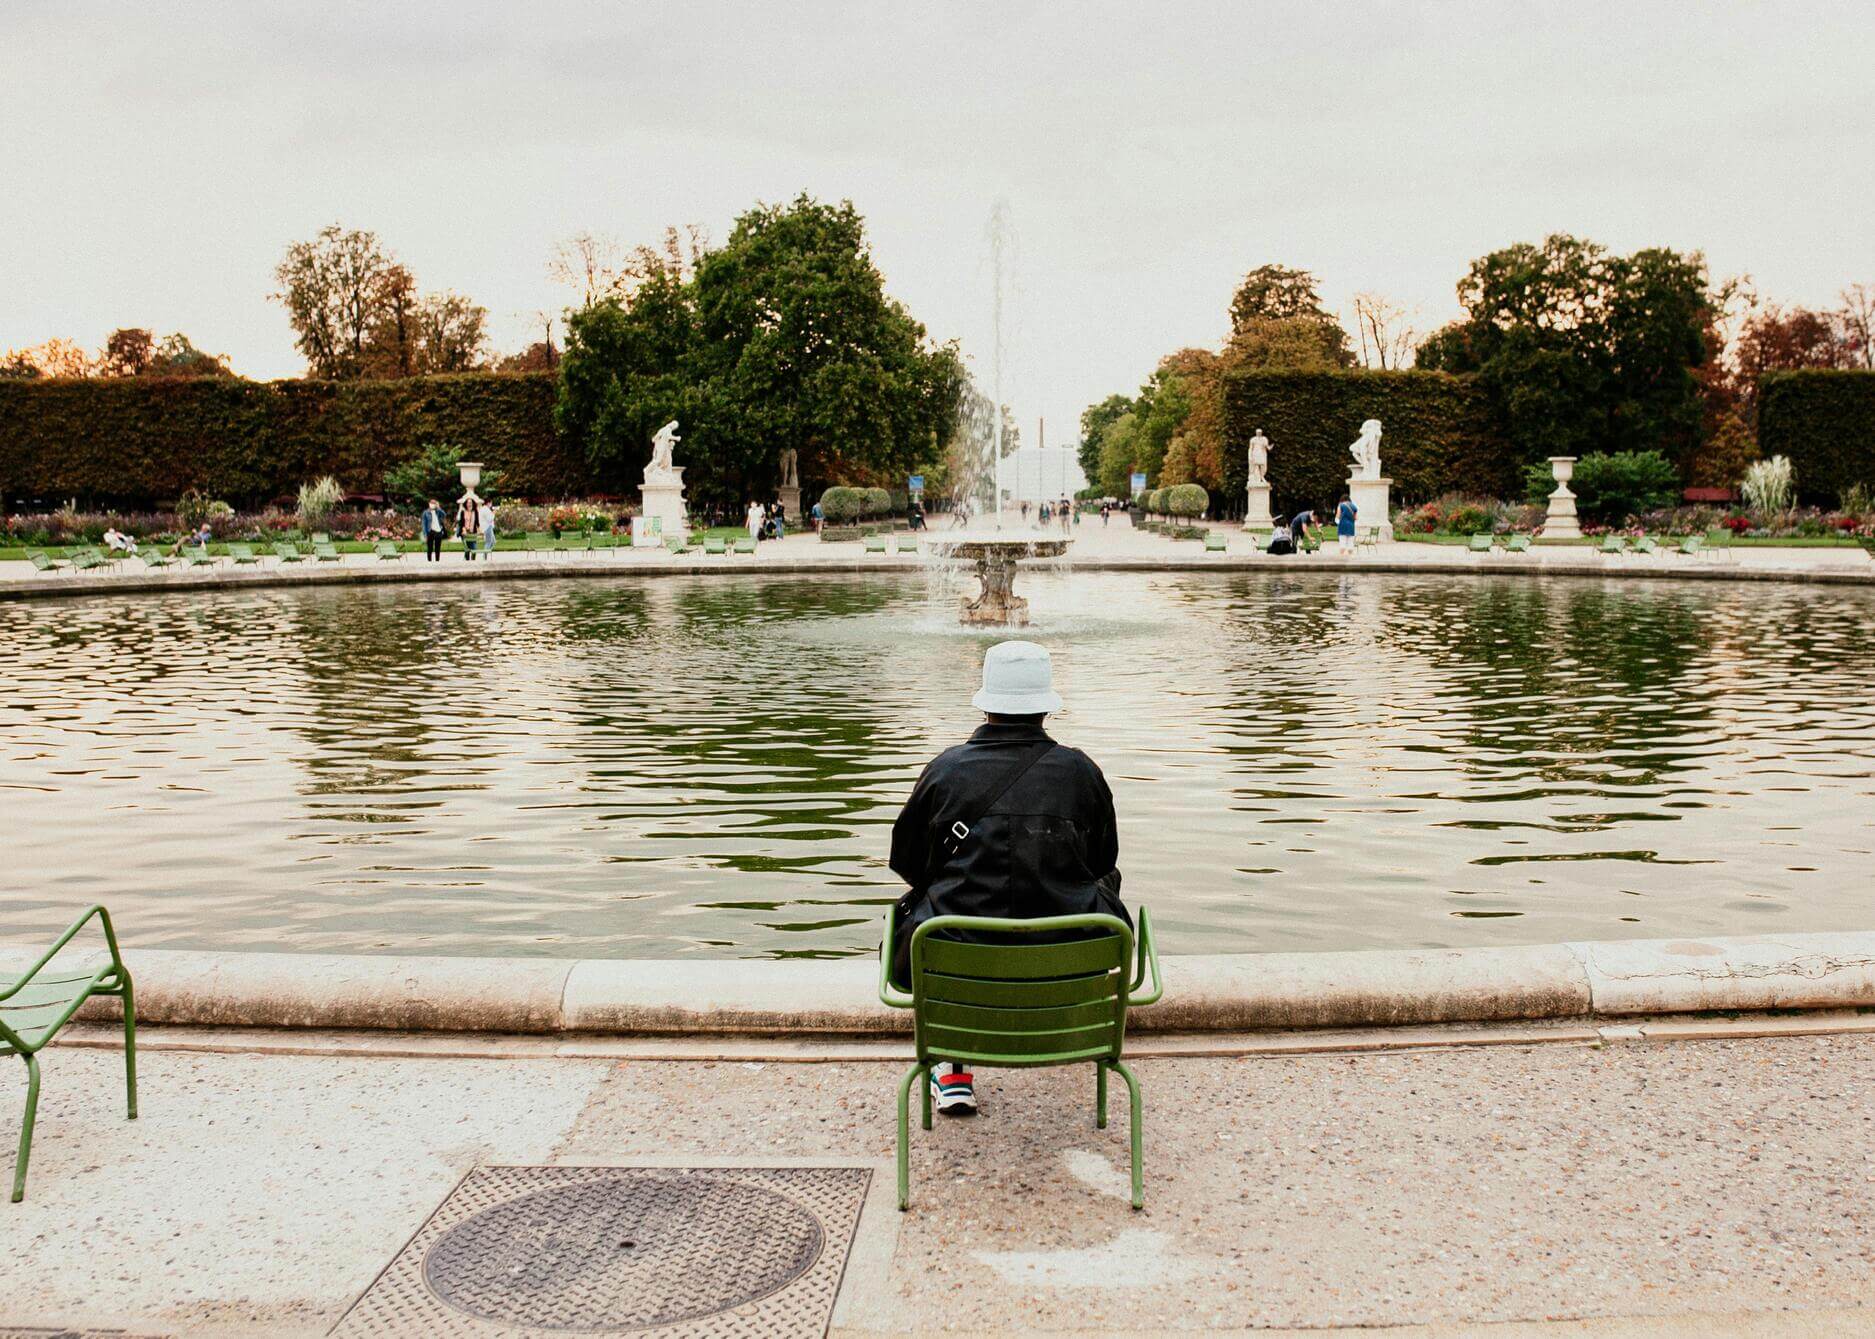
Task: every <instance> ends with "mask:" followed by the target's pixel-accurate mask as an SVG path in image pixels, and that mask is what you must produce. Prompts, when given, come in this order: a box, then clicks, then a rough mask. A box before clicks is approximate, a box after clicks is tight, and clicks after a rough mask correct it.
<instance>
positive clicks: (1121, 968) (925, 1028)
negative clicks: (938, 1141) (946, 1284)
mask: <svg viewBox="0 0 1875 1339" xmlns="http://www.w3.org/2000/svg"><path fill="white" fill-rule="evenodd" d="M896 911H897V909H896V908H894V909H893V910H891V911H888V912H887V913H886V920H885V939H884V942H883V943H882V944H881V945H880V949H879V998H880V1000H881V1001H882V1002H883V1003H885V1004H887V1005H890V1006H892V1007H894V1008H903V1009H910V1010H911V1011H912V1029H913V1030H912V1036H913V1045H914V1048H915V1051H916V1061H915V1063H914V1064H913V1066H912V1068H911V1069H910V1071H908V1072H907V1073H906V1075H905V1077H904V1078H903V1079H902V1080H900V1082H899V1087H898V1207H899V1208H900V1209H901V1210H903V1209H906V1208H909V1207H910V1205H911V1161H910V1144H911V1116H910V1100H911V1087H912V1084H913V1083H916V1084H917V1085H918V1088H919V1091H920V1092H921V1093H922V1094H923V1111H924V1128H925V1129H927V1130H928V1129H930V1128H931V1085H930V1080H929V1077H928V1076H929V1074H930V1071H931V1067H932V1066H933V1065H936V1064H941V1063H945V1062H956V1063H959V1064H967V1065H990V1066H1008V1067H1018V1068H1035V1067H1040V1066H1052V1065H1071V1064H1092V1065H1093V1066H1094V1075H1095V1079H1094V1083H1095V1098H1094V1101H1095V1107H1094V1113H1095V1120H1094V1123H1095V1126H1096V1128H1099V1129H1105V1128H1106V1125H1107V1075H1108V1073H1109V1072H1116V1073H1118V1074H1119V1075H1120V1077H1121V1078H1122V1079H1123V1080H1124V1081H1125V1083H1126V1088H1127V1095H1128V1099H1129V1110H1130V1113H1131V1121H1130V1133H1131V1145H1132V1188H1133V1207H1134V1208H1135V1209H1140V1208H1144V1207H1145V1188H1144V1173H1143V1161H1144V1128H1143V1121H1144V1109H1143V1106H1142V1103H1141V1100H1140V1094H1139V1084H1138V1082H1137V1080H1135V1079H1134V1077H1133V1074H1132V1072H1131V1071H1130V1070H1128V1069H1127V1067H1126V1066H1125V1064H1123V1063H1122V1062H1121V1052H1122V1050H1123V1048H1124V1046H1125V1041H1126V1012H1127V1009H1128V1008H1129V1007H1130V1006H1131V1005H1133V1004H1151V1003H1153V1002H1154V1001H1156V1000H1157V999H1159V997H1160V996H1161V995H1162V994H1163V993H1164V987H1163V985H1162V984H1161V982H1160V979H1159V954H1158V950H1157V949H1156V948H1155V947H1154V946H1153V942H1152V921H1151V918H1150V916H1149V914H1148V913H1147V911H1146V910H1145V909H1144V908H1143V907H1142V908H1141V909H1140V912H1139V930H1138V933H1137V935H1135V933H1134V931H1133V929H1132V928H1131V927H1130V926H1128V925H1127V923H1126V922H1125V921H1123V920H1121V919H1120V918H1119V917H1117V916H1105V915H1083V916H1050V917H1045V918H1041V919H1037V920H1005V919H998V918H994V917H985V916H938V917H935V918H933V919H931V920H928V921H926V922H924V923H923V924H922V925H920V926H919V927H918V928H917V929H916V930H915V931H914V932H913V933H912V938H911V992H910V993H909V994H907V993H905V992H904V991H901V990H899V989H898V988H897V987H896V986H894V985H893V984H892V980H891V965H892V954H893V942H894V933H893V932H894V929H895V919H896ZM1064 933H1065V934H1070V935H1072V934H1080V935H1082V936H1083V937H1080V938H1069V939H1068V940H1066V941H1065V942H1048V941H1042V940H1037V939H1034V938H1031V937H1032V936H1048V937H1049V940H1052V939H1053V938H1054V937H1055V936H1058V935H1061V934H1064ZM958 934H967V935H971V936H994V942H990V943H975V942H965V941H963V940H961V939H958V938H955V937H953V936H955V935H958ZM1025 940H1026V941H1027V942H1024V941H1025ZM1148 977H1150V980H1151V983H1152V986H1151V990H1150V992H1149V993H1146V994H1140V993H1138V992H1139V991H1140V989H1141V987H1142V986H1144V985H1145V984H1146V981H1147V980H1148Z"/></svg>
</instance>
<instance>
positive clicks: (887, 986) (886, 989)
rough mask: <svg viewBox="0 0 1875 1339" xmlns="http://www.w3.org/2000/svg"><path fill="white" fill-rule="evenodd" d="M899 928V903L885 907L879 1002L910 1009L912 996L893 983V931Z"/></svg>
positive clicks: (888, 1006) (880, 945)
mask: <svg viewBox="0 0 1875 1339" xmlns="http://www.w3.org/2000/svg"><path fill="white" fill-rule="evenodd" d="M897 928H898V904H897V903H893V904H892V905H891V906H889V907H887V908H886V909H885V938H883V939H881V940H880V941H879V1003H881V1004H883V1005H885V1006H886V1007H887V1008H891V1009H909V1008H911V1007H912V999H911V996H910V995H908V994H906V993H905V992H904V991H902V990H900V989H899V988H898V987H897V986H895V985H893V984H892V938H893V935H892V932H893V931H894V930H896V929H897Z"/></svg>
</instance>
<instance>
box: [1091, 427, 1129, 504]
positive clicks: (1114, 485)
mask: <svg viewBox="0 0 1875 1339" xmlns="http://www.w3.org/2000/svg"><path fill="white" fill-rule="evenodd" d="M1138 424H1139V418H1138V415H1137V414H1135V413H1133V412H1132V411H1131V410H1129V411H1127V412H1126V413H1124V414H1122V415H1120V416H1119V417H1118V418H1116V419H1112V420H1110V421H1109V422H1108V423H1107V426H1106V427H1104V428H1102V429H1101V430H1100V457H1099V463H1100V470H1099V474H1098V478H1097V480H1096V482H1098V483H1099V485H1100V491H1101V492H1102V493H1105V494H1106V495H1107V496H1108V497H1131V496H1132V495H1133V484H1132V474H1133V451H1134V439H1135V437H1136V436H1137V435H1138Z"/></svg>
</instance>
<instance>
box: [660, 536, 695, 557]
mask: <svg viewBox="0 0 1875 1339" xmlns="http://www.w3.org/2000/svg"><path fill="white" fill-rule="evenodd" d="M664 547H665V548H666V549H667V550H668V551H669V552H671V553H688V552H690V546H689V545H688V544H686V543H685V542H684V540H683V538H682V537H681V536H679V535H666V536H664Z"/></svg>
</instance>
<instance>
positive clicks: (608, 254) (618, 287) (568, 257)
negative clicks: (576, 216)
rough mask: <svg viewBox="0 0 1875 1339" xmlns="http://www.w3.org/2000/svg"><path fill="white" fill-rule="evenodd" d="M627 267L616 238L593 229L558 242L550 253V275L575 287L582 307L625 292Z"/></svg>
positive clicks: (550, 277)
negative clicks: (592, 231)
mask: <svg viewBox="0 0 1875 1339" xmlns="http://www.w3.org/2000/svg"><path fill="white" fill-rule="evenodd" d="M624 269H625V250H624V248H623V247H621V246H620V245H619V244H618V242H617V241H616V240H615V239H613V238H610V237H601V236H597V235H595V234H593V233H589V232H576V233H574V234H573V235H572V236H571V237H569V238H567V239H566V240H565V241H563V242H555V243H554V245H553V251H552V253H551V254H549V255H548V257H547V277H548V278H549V279H551V280H552V281H553V282H554V283H556V284H559V285H561V286H562V287H565V288H569V289H571V290H572V291H573V293H574V294H575V295H576V296H577V297H578V298H579V305H580V306H581V307H590V306H592V305H593V304H594V303H597V302H600V301H602V300H603V299H605V298H615V297H623V296H625V289H624V285H623V282H622V281H623V279H624Z"/></svg>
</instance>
